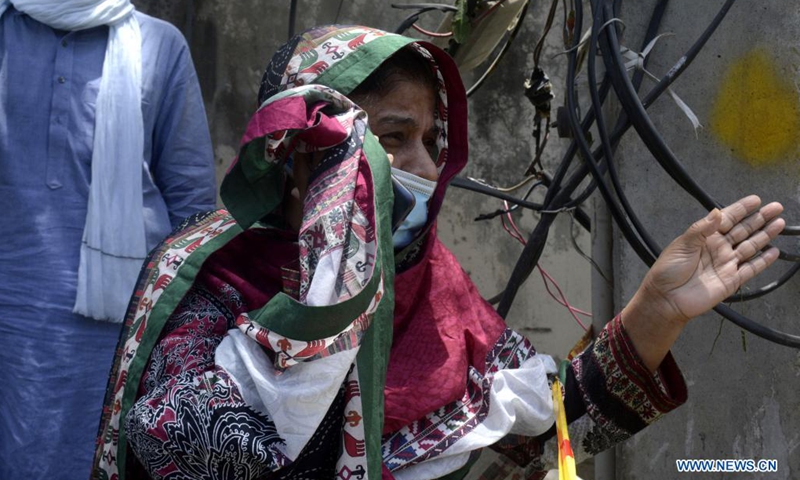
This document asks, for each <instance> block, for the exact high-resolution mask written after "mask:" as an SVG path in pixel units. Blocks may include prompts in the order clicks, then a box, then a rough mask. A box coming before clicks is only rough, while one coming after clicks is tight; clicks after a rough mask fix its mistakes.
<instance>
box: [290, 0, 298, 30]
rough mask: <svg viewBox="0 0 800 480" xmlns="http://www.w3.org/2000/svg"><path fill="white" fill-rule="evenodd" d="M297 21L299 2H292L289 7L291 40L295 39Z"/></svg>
mask: <svg viewBox="0 0 800 480" xmlns="http://www.w3.org/2000/svg"><path fill="white" fill-rule="evenodd" d="M296 20H297V0H292V3H291V4H290V5H289V40H291V39H292V37H294V28H295V22H296Z"/></svg>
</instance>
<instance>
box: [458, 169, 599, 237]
mask: <svg viewBox="0 0 800 480" xmlns="http://www.w3.org/2000/svg"><path fill="white" fill-rule="evenodd" d="M450 185H451V186H453V187H457V188H462V189H464V190H470V191H473V192H477V193H482V194H484V195H488V196H490V197H495V198H499V199H501V200H505V201H507V202H509V203H513V204H515V205H519V206H521V207H525V208H528V209H531V210H534V211H537V212H540V211H541V210H542V209H543V208H544V206H543V205H542V204H541V203H534V202H529V201H527V200H525V199H519V198H517V197H515V196H513V195H509V194H507V193H505V192H501V191H499V190H497V189H495V188H492V187H490V186H488V185H484V184H482V183H479V182H476V181H474V180H470V179H468V178H460V177H456V178H454V179H453V180H452V181H451V182H450ZM526 197H527V195H526ZM575 220H576V221H577V222H578V223H579V224H580V225H581V226H582V227H583V228H585V229H586V231H587V232H590V231H591V220H590V218H589V215H588V214H587V213H586V212H585V211H584V210H583V209H581V208H576V209H575Z"/></svg>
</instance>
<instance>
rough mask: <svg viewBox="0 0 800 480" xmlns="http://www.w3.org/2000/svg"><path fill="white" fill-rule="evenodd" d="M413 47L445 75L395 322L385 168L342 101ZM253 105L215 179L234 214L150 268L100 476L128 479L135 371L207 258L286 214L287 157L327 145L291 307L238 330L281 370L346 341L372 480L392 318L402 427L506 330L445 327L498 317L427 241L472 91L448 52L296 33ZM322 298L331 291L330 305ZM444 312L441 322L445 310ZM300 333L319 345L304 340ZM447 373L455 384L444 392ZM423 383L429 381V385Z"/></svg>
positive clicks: (129, 330) (351, 36)
mask: <svg viewBox="0 0 800 480" xmlns="http://www.w3.org/2000/svg"><path fill="white" fill-rule="evenodd" d="M407 45H412V48H415V49H416V50H417V51H418V52H419V53H420V55H422V56H424V57H425V58H427V59H429V60H430V62H431V67H432V68H433V69H434V71H435V72H436V75H437V78H438V79H439V86H440V89H439V92H438V96H437V109H436V112H435V117H436V118H435V121H436V124H437V127H438V128H439V131H440V132H441V133H440V137H439V139H438V142H437V143H438V145H437V146H438V148H439V158H438V159H437V164H438V166H439V170H440V181H439V183H438V187H437V190H436V192H435V193H434V196H433V198H432V201H431V202H430V212H429V213H430V214H429V218H430V219H431V221H430V222H429V225H428V226H427V229H428V230H429V233H428V234H427V235H424V236H422V237H421V238H419V239H418V240H417V241H415V242H414V243H412V245H410V246H409V247H407V248H406V249H405V250H404V252H401V256H402V257H404V258H405V257H410V258H413V259H414V261H413V263H414V266H413V267H411V268H410V269H409V270H407V271H406V272H404V273H402V274H400V276H399V278H403V277H406V276H408V277H412V276H414V277H419V278H420V279H421V280H422V281H420V282H407V283H408V286H406V287H403V288H401V289H400V290H399V296H401V297H403V298H402V299H401V300H400V301H399V302H398V311H399V312H398V314H397V315H393V309H394V305H393V299H394V289H393V285H394V266H395V259H394V252H393V249H392V241H391V233H390V230H389V220H388V219H389V217H388V216H387V215H390V212H391V187H390V183H389V172H388V162H387V160H386V156H385V152H384V151H383V149H382V148H381V147H380V144H379V143H378V142H377V140H376V139H375V137H374V136H373V135H372V134H371V133H370V132H369V129H368V127H367V125H366V121H365V120H366V116H365V114H364V112H363V111H362V110H360V109H359V108H358V107H357V106H355V105H354V104H352V102H350V100H349V99H347V98H346V97H345V96H344V95H346V94H348V93H350V92H351V91H352V90H353V89H354V88H355V87H356V86H358V85H359V84H360V83H361V82H362V81H363V80H364V79H365V78H366V77H367V76H369V74H370V73H372V72H373V71H374V70H375V69H376V68H377V67H378V66H379V65H380V64H381V63H382V62H383V61H384V60H385V59H387V58H388V57H389V56H391V55H392V54H393V53H394V52H396V51H397V50H399V49H400V48H403V47H405V46H407ZM445 85H447V88H445ZM323 86H325V87H323ZM326 87H328V88H326ZM260 99H261V100H263V101H264V102H265V103H264V104H263V105H262V107H261V108H260V109H259V111H258V112H257V113H256V114H255V115H254V116H253V118H252V119H251V121H250V123H249V125H248V127H247V131H246V132H245V134H244V136H243V139H242V142H241V149H240V154H239V156H238V158H237V161H236V162H235V163H234V164H233V165H232V167H231V169H230V170H229V172H228V173H227V175H226V178H225V180H224V182H223V185H222V191H221V194H222V198H223V202H224V204H225V206H226V208H227V210H228V212H229V213H228V212H224V211H223V212H217V213H216V214H212V215H210V216H207V217H204V218H203V219H196V220H195V221H194V222H189V223H188V224H187V225H185V226H184V227H183V228H181V229H178V231H177V232H176V233H175V234H173V236H171V237H169V238H167V239H166V240H165V241H164V243H163V244H162V245H161V246H160V247H159V248H158V249H156V250H155V251H154V252H153V253H152V254H151V256H150V258H149V259H148V262H146V264H145V268H144V270H143V272H142V275H141V276H140V279H139V282H138V285H137V289H136V292H135V296H134V299H133V301H132V303H131V307H130V309H129V311H128V314H127V318H126V328H125V330H124V332H123V338H122V340H121V343H120V347H119V352H118V358H117V360H116V362H115V365H114V368H113V370H112V378H111V379H110V388H109V392H108V395H107V402H106V407H105V409H104V415H103V419H102V422H101V426H100V440H99V442H100V443H102V445H101V446H100V447H99V448H98V453H97V458H96V461H95V470H94V475H95V476H96V477H97V478H113V477H114V476H115V475H117V474H121V475H124V465H125V460H126V448H125V447H126V432H125V429H124V428H121V427H120V424H121V419H123V418H125V416H126V414H127V413H128V411H129V410H130V408H131V406H132V405H133V403H134V401H135V400H136V398H137V392H138V388H137V387H138V385H139V382H140V379H141V378H142V375H143V370H144V367H145V365H146V364H147V362H148V359H149V356H150V353H151V352H152V349H153V346H154V344H155V343H156V341H157V339H158V337H159V335H160V334H161V332H162V329H163V328H164V324H165V323H166V321H167V319H168V318H169V317H170V315H171V314H173V312H174V311H175V309H176V308H177V306H178V304H179V302H180V300H181V299H182V298H183V297H184V295H186V292H187V291H188V290H189V289H190V287H191V286H192V284H193V282H194V280H195V278H196V276H197V275H198V273H199V272H200V271H201V269H202V267H203V265H204V262H205V261H206V260H207V259H208V258H209V257H211V256H212V254H213V253H214V252H215V251H217V250H220V249H222V248H223V247H224V246H225V245H226V244H228V243H229V242H231V241H232V240H234V239H235V238H236V237H237V236H238V235H241V234H242V233H243V232H246V231H248V229H251V228H253V227H270V226H272V225H270V223H269V221H268V220H267V221H263V222H262V220H264V219H269V218H270V214H274V213H275V212H279V211H280V203H281V201H282V198H283V189H284V182H285V180H284V178H285V177H284V173H283V170H284V167H283V164H284V162H285V160H286V157H287V156H288V154H289V153H290V152H291V151H294V150H296V151H300V152H314V151H324V152H325V153H324V159H323V161H322V163H321V165H320V166H319V167H318V168H317V170H316V171H315V172H314V174H313V176H312V178H311V183H310V185H309V193H308V195H307V198H306V200H305V205H304V211H303V222H302V227H301V229H300V232H299V235H298V244H299V259H300V265H299V268H298V270H299V289H298V292H297V294H298V298H297V300H295V299H293V298H291V297H290V296H288V295H285V294H284V293H278V294H276V295H274V296H272V298H270V299H269V301H267V302H266V304H265V305H263V306H262V307H261V308H258V309H255V310H253V311H250V312H246V313H242V314H241V315H239V317H238V318H237V320H236V324H237V326H238V327H239V329H240V330H241V331H242V332H244V333H246V335H247V336H248V337H250V338H252V339H253V340H255V341H256V342H258V343H259V344H261V345H262V346H263V347H264V348H266V349H269V350H270V351H272V352H274V353H276V356H275V366H276V368H279V369H286V368H290V367H292V366H293V365H296V364H297V363H299V362H303V361H306V360H308V359H310V358H319V357H321V356H324V355H326V353H324V352H327V354H328V355H330V354H332V353H336V352H339V351H341V350H347V349H348V348H347V347H342V345H341V344H342V342H343V339H345V338H347V339H349V340H348V342H349V343H350V345H349V347H350V349H351V350H352V351H353V352H352V353H353V356H354V357H355V359H356V361H355V364H354V365H355V368H354V369H353V370H352V371H351V372H350V373H349V374H348V375H349V376H348V378H349V379H355V380H357V381H358V383H359V384H360V393H361V395H360V397H359V398H357V399H356V400H358V401H359V403H361V405H360V406H359V409H361V410H363V412H362V415H361V416H362V417H364V422H362V423H361V424H360V426H359V428H360V431H359V432H358V433H357V436H358V437H360V438H364V439H365V440H366V442H365V443H366V446H367V453H368V457H369V471H370V472H372V475H371V476H373V478H377V477H378V476H379V475H380V474H379V473H375V472H380V470H381V464H380V462H381V460H380V453H379V452H377V449H378V448H379V445H380V437H381V433H382V431H383V416H384V415H383V414H384V386H385V383H386V382H387V380H386V379H387V373H386V371H387V365H388V364H389V352H390V349H391V348H392V347H391V346H392V330H393V328H392V325H393V324H394V330H396V331H398V333H399V335H398V338H399V339H400V340H401V341H399V342H397V344H396V346H395V348H394V349H392V351H391V355H392V358H393V361H392V362H391V365H392V366H391V367H389V368H390V373H389V381H388V385H386V405H387V410H388V413H389V415H388V417H387V418H388V419H389V421H388V423H389V424H406V423H408V422H409V421H411V420H414V419H416V418H418V417H421V416H422V415H424V414H425V413H426V412H429V411H430V410H431V409H432V408H436V407H439V406H441V405H443V404H445V403H447V402H450V401H454V400H456V399H458V398H460V397H461V396H462V395H463V392H464V385H465V380H466V374H467V370H468V366H469V365H470V364H472V363H473V362H471V360H472V358H475V359H480V360H479V361H478V362H475V363H476V364H478V365H481V364H482V361H483V359H484V357H485V355H486V350H487V349H488V348H490V347H491V346H492V344H493V342H494V341H495V340H496V337H497V335H498V334H499V333H500V332H502V331H503V329H504V327H503V326H502V322H501V321H500V320H499V318H498V319H497V322H495V323H496V325H495V326H494V328H492V327H489V328H485V327H486V326H485V325H484V326H481V327H480V328H478V329H476V331H475V332H469V330H470V328H465V329H463V330H464V331H465V332H469V333H468V337H469V338H467V339H466V340H467V342H466V343H465V338H464V337H463V335H460V334H459V335H454V336H453V335H449V334H448V332H446V331H445V330H448V329H450V330H452V329H453V328H455V326H456V325H457V324H458V323H459V322H461V320H460V316H461V313H462V312H463V310H465V309H466V310H469V309H476V308H477V309H479V310H486V312H491V308H490V307H489V306H488V305H485V304H484V303H482V301H476V299H479V298H480V297H479V296H478V295H477V292H475V291H474V289H472V290H470V289H471V284H470V283H469V282H468V280H467V277H466V274H464V273H463V271H461V269H460V267H458V265H457V263H456V262H455V259H454V258H453V257H452V255H450V254H449V252H447V251H446V250H445V249H444V248H443V247H442V246H441V245H440V244H439V243H438V240H437V239H436V237H435V228H434V225H433V219H435V217H436V214H437V213H438V211H439V208H440V206H441V203H442V200H443V198H444V193H445V189H446V187H447V184H448V182H449V180H450V179H452V178H453V176H455V175H456V174H457V173H458V171H460V170H461V169H462V168H463V167H464V165H465V163H466V158H467V140H466V122H467V115H466V97H465V94H464V89H463V86H462V84H461V81H460V77H459V76H458V72H457V68H456V67H455V65H454V64H453V62H452V60H451V59H450V58H449V57H448V56H447V54H445V53H444V52H442V51H441V50H439V49H438V48H436V47H434V46H432V45H429V44H426V43H424V42H414V41H413V40H411V39H409V38H405V37H401V36H397V35H392V34H387V33H385V32H382V31H378V30H373V29H369V28H364V27H344V28H342V27H336V26H329V27H321V28H317V29H313V30H310V31H308V32H305V33H304V34H301V35H298V36H296V37H295V38H294V39H293V40H292V41H290V42H289V43H288V44H287V45H285V46H284V47H283V48H282V49H281V50H280V51H278V52H277V53H276V54H275V56H274V57H273V60H272V61H271V63H270V65H269V67H268V68H267V71H266V73H265V75H264V80H263V83H262V87H261V93H260ZM242 255H245V256H246V255H247V253H246V252H243V253H242ZM437 259H438V260H441V261H443V262H444V263H443V264H441V262H439V263H440V264H441V266H442V267H443V268H432V267H431V265H432V264H435V263H437V262H436V261H435V260H437ZM453 269H455V272H454V271H453ZM445 279H446V280H447V281H446V282H445ZM459 280H462V281H459ZM430 282H433V283H435V284H436V285H428V284H429V283H430ZM425 285H428V287H429V288H426V290H425V292H426V293H425V294H423V295H422V296H420V292H417V291H415V289H417V288H420V287H421V286H425ZM444 285H448V288H450V289H452V288H453V287H456V288H457V289H459V290H460V293H462V294H469V295H471V296H472V297H473V298H472V300H468V301H465V298H464V297H463V296H462V295H458V296H455V297H453V296H451V295H449V294H448V292H446V291H442V288H443V286H444ZM319 292H327V298H326V295H324V294H323V295H320V293H319ZM312 299H313V301H312ZM434 299H436V301H433V300H434ZM444 304H449V305H447V306H445V305H444ZM473 304H477V305H478V306H477V307H476V306H475V305H473ZM442 307H444V308H442ZM444 311H447V312H449V314H446V315H444V316H443V315H442V313H443V312H444ZM482 313H484V312H482ZM323 317H325V321H322V318H323ZM433 317H437V318H438V321H439V325H438V326H433V327H431V326H430V325H433V322H431V320H432V318H433ZM481 317H484V316H483V315H481ZM314 318H317V319H320V320H319V324H314V325H312V324H313V323H314V321H313V319H314ZM393 320H394V321H393ZM367 327H370V328H367ZM409 328H410V329H412V330H419V333H420V335H419V339H420V340H422V341H423V342H427V341H433V342H434V343H436V342H440V343H441V346H442V347H443V348H441V349H439V350H437V352H434V353H433V354H431V355H429V356H427V359H428V360H425V358H426V356H424V355H423V356H421V355H418V353H419V351H420V348H425V347H424V345H422V344H420V343H419V341H416V342H415V341H412V342H407V341H405V340H404V339H406V338H411V337H410V336H406V335H405V334H404V332H405V331H407V330H408V329H409ZM437 329H439V330H442V331H438V332H437V331H436V330H437ZM458 330H462V328H461V327H458ZM484 330H485V331H484ZM429 335H435V336H436V337H439V338H438V339H433V338H432V337H430V336H429ZM415 336H416V335H415ZM362 337H363V338H362ZM473 337H474V338H473ZM304 338H305V339H313V340H309V341H306V342H304V341H303V339H304ZM287 339H290V340H291V345H289V344H290V340H287ZM473 340H475V341H473ZM320 341H321V342H322V343H320ZM468 350H475V351H468ZM302 352H305V353H302ZM308 352H312V353H308ZM395 358H396V359H397V360H394V359H395ZM402 359H405V360H402ZM420 359H422V360H420ZM480 369H481V370H483V367H481V368H480ZM444 372H447V375H444V376H443V375H442V373H444ZM419 376H421V377H422V378H424V379H427V380H426V381H423V382H421V383H418V384H416V385H415V383H414V382H412V381H411V380H413V379H414V378H416V377H419ZM442 378H446V379H449V381H445V382H444V384H443V383H442ZM432 381H435V382H437V385H436V387H437V388H436V389H433V390H429V387H431V385H430V382H432ZM448 384H449V385H448ZM422 392H425V394H424V395H420V393H422ZM432 392H436V393H433V394H432ZM348 408H349V407H348ZM354 408H355V407H354ZM120 478H121V477H120Z"/></svg>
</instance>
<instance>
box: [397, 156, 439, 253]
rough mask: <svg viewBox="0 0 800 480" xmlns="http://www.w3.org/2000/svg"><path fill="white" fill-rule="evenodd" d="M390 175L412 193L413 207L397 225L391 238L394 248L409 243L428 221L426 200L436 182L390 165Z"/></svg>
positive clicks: (429, 196)
mask: <svg viewBox="0 0 800 480" xmlns="http://www.w3.org/2000/svg"><path fill="white" fill-rule="evenodd" d="M392 175H393V176H394V177H395V178H396V179H397V180H398V181H399V182H400V183H401V184H402V185H403V186H404V187H406V188H407V189H408V190H409V191H410V192H411V193H412V195H414V200H415V202H416V203H415V204H414V208H413V209H412V210H411V213H409V214H408V216H407V217H406V218H405V220H403V223H401V224H400V226H399V227H397V230H395V232H394V235H393V236H392V240H393V241H394V248H404V247H406V246H408V244H410V243H411V242H412V241H413V240H414V238H415V237H416V236H417V233H419V231H420V230H421V229H422V227H424V226H425V224H426V223H427V222H428V201H429V200H430V199H431V196H432V195H433V191H434V190H435V189H436V182H432V181H430V180H425V179H424V178H420V177H418V176H416V175H413V174H411V173H408V172H404V171H402V170H399V169H397V168H394V167H392Z"/></svg>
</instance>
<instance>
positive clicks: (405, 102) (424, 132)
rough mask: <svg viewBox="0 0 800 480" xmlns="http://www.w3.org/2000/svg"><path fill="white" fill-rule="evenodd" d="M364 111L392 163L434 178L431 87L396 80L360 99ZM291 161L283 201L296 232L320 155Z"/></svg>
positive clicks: (434, 132)
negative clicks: (367, 98)
mask: <svg viewBox="0 0 800 480" xmlns="http://www.w3.org/2000/svg"><path fill="white" fill-rule="evenodd" d="M353 100H354V101H356V103H358V104H359V105H360V106H361V107H362V108H363V109H364V110H365V111H366V112H367V116H368V120H369V127H370V129H371V130H372V133H373V134H374V135H375V136H377V137H378V138H379V139H380V142H381V145H382V146H383V149H384V150H386V153H388V154H390V155H392V157H394V159H393V161H392V166H393V167H394V168H398V169H400V170H403V171H405V172H408V173H411V174H413V175H416V176H418V177H422V178H424V179H426V180H431V181H434V182H435V181H436V180H437V179H438V178H439V173H438V170H437V168H436V162H435V160H436V158H437V152H436V140H437V138H438V137H439V132H438V131H437V129H436V126H435V123H434V108H436V101H435V93H434V91H433V89H432V88H430V87H428V86H426V85H424V84H422V83H420V82H415V81H412V80H405V79H401V80H397V81H396V82H395V83H394V85H393V88H392V89H391V90H390V91H389V93H388V94H385V95H383V96H382V97H378V96H374V97H373V98H372V99H371V101H367V102H359V101H358V99H355V98H354V99H353ZM299 158H300V157H297V159H296V160H295V162H294V169H293V176H292V179H291V180H290V181H289V183H288V184H287V185H288V193H289V194H288V195H287V197H286V199H285V202H284V215H285V217H286V220H287V222H288V223H289V226H290V227H291V228H292V229H293V230H295V231H297V230H299V229H300V223H301V221H302V218H303V199H304V198H305V194H306V188H307V187H308V179H309V178H310V176H311V172H312V170H313V168H314V166H315V165H316V164H317V163H318V162H319V161H320V158H321V155H320V154H317V155H316V156H309V158H306V159H305V161H299Z"/></svg>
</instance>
